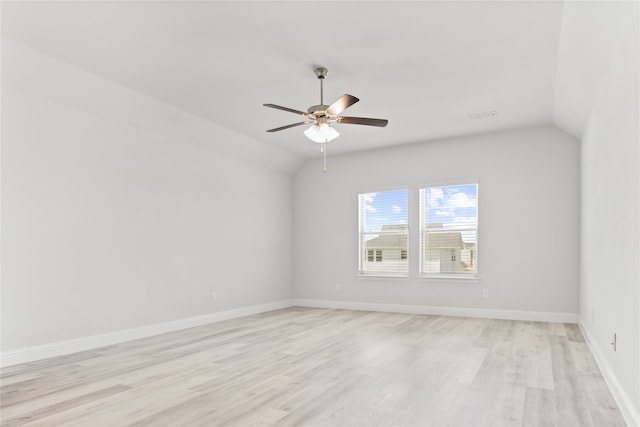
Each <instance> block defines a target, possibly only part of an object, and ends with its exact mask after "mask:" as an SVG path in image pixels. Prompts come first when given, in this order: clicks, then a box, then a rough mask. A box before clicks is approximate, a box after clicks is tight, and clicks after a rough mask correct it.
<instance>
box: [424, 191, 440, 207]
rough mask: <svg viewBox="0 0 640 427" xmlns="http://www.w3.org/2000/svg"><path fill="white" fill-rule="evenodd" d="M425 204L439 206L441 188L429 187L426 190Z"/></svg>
mask: <svg viewBox="0 0 640 427" xmlns="http://www.w3.org/2000/svg"><path fill="white" fill-rule="evenodd" d="M427 197H428V200H427V204H428V205H429V206H430V207H432V208H434V207H438V206H440V201H441V200H442V199H443V198H444V192H443V191H442V189H441V188H431V189H429V191H428V195H427Z"/></svg>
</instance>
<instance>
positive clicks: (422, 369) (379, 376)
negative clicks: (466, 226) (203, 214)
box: [1, 307, 625, 427]
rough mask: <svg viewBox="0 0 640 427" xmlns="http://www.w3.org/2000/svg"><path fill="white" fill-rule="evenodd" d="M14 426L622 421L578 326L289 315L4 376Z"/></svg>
mask: <svg viewBox="0 0 640 427" xmlns="http://www.w3.org/2000/svg"><path fill="white" fill-rule="evenodd" d="M1 389H2V390H1V391H2V394H1V399H2V400H1V407H2V414H1V419H2V425H3V426H17V425H28V426H36V425H37V426H67V425H72V426H83V427H94V426H95V427H97V426H127V425H134V426H165V425H166V426H216V425H229V426H252V425H279V426H280V425H281V426H293V425H295V426H298V425H315V426H378V425H389V426H390V425H394V426H405V425H406V426H467V425H469V426H471V425H473V426H521V425H526V426H563V427H564V426H623V425H625V423H624V420H623V419H622V416H621V414H620V412H619V410H618V409H617V406H616V404H615V402H614V400H613V398H612V396H611V394H610V392H609V390H608V388H607V386H606V385H605V382H604V380H603V378H602V375H601V374H600V372H599V370H598V368H597V366H596V364H595V362H594V360H593V358H592V356H591V354H590V352H589V350H588V349H587V346H586V344H585V342H584V339H583V337H582V335H581V333H580V331H579V329H578V328H577V326H576V325H569V324H558V323H540V322H522V321H507V320H488V319H469V318H456V317H443V316H425V315H411V314H393V313H375V312H357V311H348V310H326V309H309V308H298V307H294V308H290V309H285V310H277V311H272V312H269V313H263V314H259V315H254V316H248V317H244V318H240V319H234V320H230V321H225V322H220V323H214V324H210V325H206V326H201V327H198V328H193V329H188V330H184V331H179V332H173V333H169V334H164V335H160V336H156V337H151V338H146V339H142V340H137V341H131V342H128V343H123V344H119V345H115V346H110V347H104V348H101V349H97V350H92V351H87V352H82V353H76V354H73V355H69V356H64V357H57V358H53V359H48V360H44V361H40V362H34V363H29V364H24V365H19V366H14V367H9V368H6V369H3V370H2V382H1Z"/></svg>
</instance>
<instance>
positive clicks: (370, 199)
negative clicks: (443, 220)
mask: <svg viewBox="0 0 640 427" xmlns="http://www.w3.org/2000/svg"><path fill="white" fill-rule="evenodd" d="M408 202H409V190H397V191H384V192H378V193H363V194H359V195H358V208H359V209H358V211H359V218H360V224H359V231H360V257H359V259H360V267H359V270H360V274H363V275H393V276H406V275H407V274H408V272H409V261H408V259H407V249H408V244H407V240H408V239H407V237H408V230H409V226H408V220H409V215H408Z"/></svg>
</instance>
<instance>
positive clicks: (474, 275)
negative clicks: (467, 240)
mask: <svg viewBox="0 0 640 427" xmlns="http://www.w3.org/2000/svg"><path fill="white" fill-rule="evenodd" d="M460 185H475V186H476V227H475V228H472V227H469V228H464V229H457V228H456V231H461V232H470V231H473V232H475V234H476V242H475V243H476V244H475V256H474V261H475V271H472V272H459V273H456V272H442V273H433V272H425V261H424V257H425V253H424V251H425V248H424V244H423V242H425V238H426V234H427V233H428V231H427V229H426V225H427V224H426V223H425V213H426V212H425V210H426V208H427V207H426V206H425V200H424V198H425V192H426V190H427V189H428V188H438V187H455V186H460ZM479 194H480V185H479V183H478V180H477V179H467V180H460V181H453V182H452V181H448V182H437V183H429V184H423V185H420V186H419V188H418V195H419V199H418V204H419V207H418V209H419V236H418V238H419V239H420V240H419V243H418V246H419V249H418V257H419V259H418V278H421V279H462V280H476V281H477V280H478V279H479V273H478V272H479V256H478V254H479V251H478V248H479V244H480V243H479V242H480V231H479V230H480V206H479V205H480V203H479V199H480V195H479ZM432 233H437V232H432ZM453 256H455V255H453Z"/></svg>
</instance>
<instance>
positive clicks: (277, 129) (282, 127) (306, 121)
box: [267, 120, 313, 132]
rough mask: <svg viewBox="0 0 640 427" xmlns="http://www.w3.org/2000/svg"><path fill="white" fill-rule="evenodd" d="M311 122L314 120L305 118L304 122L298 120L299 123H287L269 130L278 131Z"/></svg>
mask: <svg viewBox="0 0 640 427" xmlns="http://www.w3.org/2000/svg"><path fill="white" fill-rule="evenodd" d="M309 123H313V120H305V121H304V122H298V123H292V124H290V125H286V126H280V127H279V128H273V129H269V130H268V131H267V132H278V131H280V130H285V129H289V128H294V127H296V126H302V125H307V124H309Z"/></svg>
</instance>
